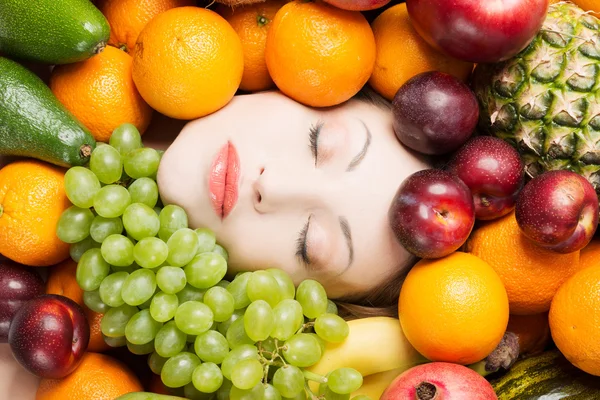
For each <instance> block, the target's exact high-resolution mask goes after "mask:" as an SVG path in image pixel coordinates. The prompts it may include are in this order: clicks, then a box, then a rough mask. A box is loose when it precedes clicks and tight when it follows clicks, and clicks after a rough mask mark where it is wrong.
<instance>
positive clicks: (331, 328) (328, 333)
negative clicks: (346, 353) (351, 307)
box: [315, 313, 350, 343]
mask: <svg viewBox="0 0 600 400" xmlns="http://www.w3.org/2000/svg"><path fill="white" fill-rule="evenodd" d="M315 332H316V334H317V335H319V336H320V337H321V338H323V339H324V340H326V341H327V342H331V343H340V342H343V341H344V340H345V339H346V338H347V337H348V333H349V332H350V328H349V327H348V323H347V322H346V321H344V320H343V319H342V318H341V317H339V316H337V315H335V314H327V313H325V314H322V315H320V316H318V317H317V319H316V320H315Z"/></svg>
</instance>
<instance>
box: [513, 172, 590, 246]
mask: <svg viewBox="0 0 600 400" xmlns="http://www.w3.org/2000/svg"><path fill="white" fill-rule="evenodd" d="M515 211H516V213H515V214H516V218H517V223H518V224H519V228H520V229H521V231H522V232H523V233H524V234H525V236H527V237H528V238H529V239H531V240H533V241H534V242H536V243H537V244H539V245H540V246H543V247H546V248H549V249H551V250H554V251H556V252H559V253H571V252H573V251H577V250H580V249H582V248H584V247H585V246H586V245H587V244H588V243H589V242H590V240H591V239H592V236H594V233H595V232H596V228H597V227H598V197H597V195H596V192H595V190H594V187H593V186H592V185H591V183H589V181H588V180H587V179H585V178H584V177H583V176H581V175H579V174H576V173H575V172H571V171H564V170H562V171H548V172H545V173H543V174H541V175H538V176H537V177H535V178H533V179H532V180H531V181H529V182H528V183H527V184H526V185H525V187H524V188H523V190H522V191H521V193H520V194H519V197H518V198H517V205H516V210H515Z"/></svg>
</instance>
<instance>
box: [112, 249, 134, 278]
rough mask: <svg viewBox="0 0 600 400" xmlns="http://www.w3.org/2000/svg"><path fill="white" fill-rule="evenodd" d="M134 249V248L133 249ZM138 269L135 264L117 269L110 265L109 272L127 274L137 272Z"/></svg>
mask: <svg viewBox="0 0 600 400" xmlns="http://www.w3.org/2000/svg"><path fill="white" fill-rule="evenodd" d="M134 248H135V247H134ZM139 268H140V266H139V265H137V264H136V263H133V264H131V265H128V266H126V267H118V266H116V265H111V266H110V270H111V271H112V272H127V273H128V274H130V273H132V272H134V271H136V270H138V269H139Z"/></svg>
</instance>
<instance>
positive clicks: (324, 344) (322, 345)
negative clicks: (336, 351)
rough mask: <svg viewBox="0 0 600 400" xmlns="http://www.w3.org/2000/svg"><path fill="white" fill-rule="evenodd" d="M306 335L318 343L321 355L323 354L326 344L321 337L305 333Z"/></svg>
mask: <svg viewBox="0 0 600 400" xmlns="http://www.w3.org/2000/svg"><path fill="white" fill-rule="evenodd" d="M307 335H310V336H312V337H314V338H315V339H317V342H319V346H320V347H321V354H323V353H325V349H326V348H327V342H326V341H324V340H323V339H322V338H321V337H319V335H317V334H316V333H312V332H309V333H307Z"/></svg>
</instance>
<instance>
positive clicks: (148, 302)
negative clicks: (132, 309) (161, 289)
mask: <svg viewBox="0 0 600 400" xmlns="http://www.w3.org/2000/svg"><path fill="white" fill-rule="evenodd" d="M157 291H158V288H157V289H155V290H154V293H153V294H152V296H150V298H149V299H148V300H146V301H145V302H143V303H142V304H140V305H139V306H138V308H139V309H140V310H145V309H148V310H150V306H151V305H152V299H153V298H154V295H155V294H156V293H157Z"/></svg>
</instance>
